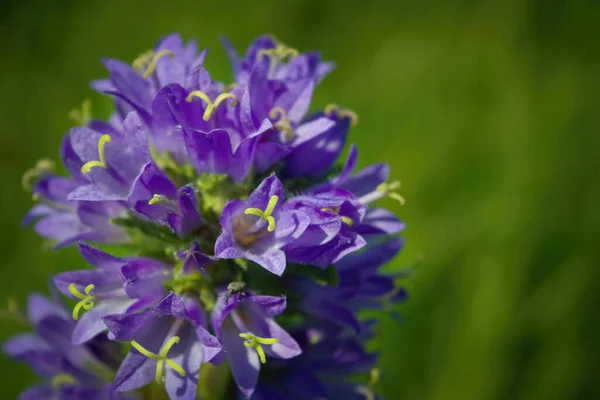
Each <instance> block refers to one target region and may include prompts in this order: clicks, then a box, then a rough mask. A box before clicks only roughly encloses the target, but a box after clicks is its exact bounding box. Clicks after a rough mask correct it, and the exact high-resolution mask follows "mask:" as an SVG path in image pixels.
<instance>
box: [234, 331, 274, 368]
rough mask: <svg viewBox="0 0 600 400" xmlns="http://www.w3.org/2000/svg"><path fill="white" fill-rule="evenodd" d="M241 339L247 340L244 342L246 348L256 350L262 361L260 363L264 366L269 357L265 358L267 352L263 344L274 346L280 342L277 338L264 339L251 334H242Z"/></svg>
mask: <svg viewBox="0 0 600 400" xmlns="http://www.w3.org/2000/svg"><path fill="white" fill-rule="evenodd" d="M240 337H241V338H243V339H246V340H245V341H244V346H246V347H247V348H249V349H251V348H254V349H256V352H257V353H258V358H259V359H260V362H261V363H263V364H264V363H266V362H267V357H266V356H265V351H264V350H263V348H262V346H261V344H266V345H273V344H275V343H278V342H279V340H277V339H276V338H262V337H259V336H256V335H253V334H252V333H250V332H247V333H240Z"/></svg>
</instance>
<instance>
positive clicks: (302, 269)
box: [293, 265, 340, 286]
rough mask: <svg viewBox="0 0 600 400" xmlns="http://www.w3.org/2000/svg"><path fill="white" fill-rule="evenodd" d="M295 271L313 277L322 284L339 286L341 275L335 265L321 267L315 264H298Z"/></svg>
mask: <svg viewBox="0 0 600 400" xmlns="http://www.w3.org/2000/svg"><path fill="white" fill-rule="evenodd" d="M293 271H294V272H295V273H297V274H299V275H303V276H306V277H308V278H310V279H312V280H313V281H315V282H317V283H318V284H319V285H322V286H337V285H338V283H339V282H340V276H339V275H338V272H337V269H336V268H335V266H333V265H330V266H329V267H327V268H326V269H321V268H319V267H315V266H314V265H298V266H297V267H296V268H294V270H293Z"/></svg>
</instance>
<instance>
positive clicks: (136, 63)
mask: <svg viewBox="0 0 600 400" xmlns="http://www.w3.org/2000/svg"><path fill="white" fill-rule="evenodd" d="M153 57H154V50H152V49H150V50H148V51H145V52H144V53H142V54H140V55H139V56H138V58H136V59H135V60H133V62H132V63H131V66H132V67H133V70H134V71H135V72H137V73H138V74H142V73H143V72H144V68H146V66H147V65H148V64H150V61H152V58H153Z"/></svg>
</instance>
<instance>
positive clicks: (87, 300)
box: [69, 283, 96, 320]
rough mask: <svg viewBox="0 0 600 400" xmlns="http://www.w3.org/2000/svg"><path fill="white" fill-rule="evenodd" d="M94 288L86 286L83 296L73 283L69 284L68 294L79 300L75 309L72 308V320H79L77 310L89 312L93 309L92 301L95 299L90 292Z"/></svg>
mask: <svg viewBox="0 0 600 400" xmlns="http://www.w3.org/2000/svg"><path fill="white" fill-rule="evenodd" d="M95 287H96V286H94V285H87V286H86V287H85V294H83V293H81V292H80V291H79V290H77V286H76V285H75V284H74V283H71V284H70V285H69V292H71V294H72V295H73V296H75V297H77V298H78V299H79V300H81V301H80V302H78V303H77V304H75V307H74V308H73V319H74V320H78V319H79V310H81V309H82V308H83V309H84V310H91V309H92V307H94V304H95V303H94V300H95V299H96V297H94V295H93V294H92V290H94V288H95Z"/></svg>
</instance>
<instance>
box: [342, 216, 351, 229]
mask: <svg viewBox="0 0 600 400" xmlns="http://www.w3.org/2000/svg"><path fill="white" fill-rule="evenodd" d="M341 218H342V222H343V223H345V224H346V225H348V226H352V225H354V221H352V218H350V217H346V216H345V215H342V216H341Z"/></svg>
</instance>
